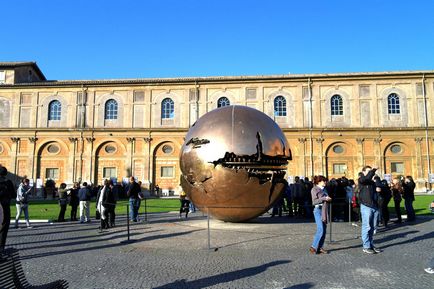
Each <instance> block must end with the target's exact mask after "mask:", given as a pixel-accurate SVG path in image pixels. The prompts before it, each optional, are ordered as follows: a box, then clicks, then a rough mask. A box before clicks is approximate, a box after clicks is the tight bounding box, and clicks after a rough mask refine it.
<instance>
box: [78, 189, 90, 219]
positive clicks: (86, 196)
mask: <svg viewBox="0 0 434 289" xmlns="http://www.w3.org/2000/svg"><path fill="white" fill-rule="evenodd" d="M90 198H91V193H90V188H89V187H88V186H87V183H86V182H84V183H83V185H82V186H81V188H80V190H79V191H78V199H79V201H80V223H84V222H86V223H90Z"/></svg>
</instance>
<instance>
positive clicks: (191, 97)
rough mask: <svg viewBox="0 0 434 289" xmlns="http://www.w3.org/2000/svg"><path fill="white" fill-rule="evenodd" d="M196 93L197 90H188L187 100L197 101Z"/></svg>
mask: <svg viewBox="0 0 434 289" xmlns="http://www.w3.org/2000/svg"><path fill="white" fill-rule="evenodd" d="M198 96H199V95H198V91H197V89H196V88H190V90H189V100H190V101H198V100H199V98H198Z"/></svg>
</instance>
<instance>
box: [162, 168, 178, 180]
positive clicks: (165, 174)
mask: <svg viewBox="0 0 434 289" xmlns="http://www.w3.org/2000/svg"><path fill="white" fill-rule="evenodd" d="M174 176H175V174H174V168H173V167H161V177H162V178H173V177H174Z"/></svg>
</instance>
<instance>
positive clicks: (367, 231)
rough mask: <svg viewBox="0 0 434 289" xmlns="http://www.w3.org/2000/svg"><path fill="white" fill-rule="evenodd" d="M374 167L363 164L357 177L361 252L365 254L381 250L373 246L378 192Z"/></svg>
mask: <svg viewBox="0 0 434 289" xmlns="http://www.w3.org/2000/svg"><path fill="white" fill-rule="evenodd" d="M376 171H377V169H376V168H372V167H370V166H365V167H364V168H363V169H362V173H363V175H362V176H361V177H360V178H359V186H360V192H359V200H360V212H361V215H362V243H363V252H364V253H366V254H376V253H380V252H382V250H381V249H379V248H376V247H375V246H374V230H375V228H376V224H375V222H376V221H377V220H378V192H379V191H381V189H380V188H377V187H376V184H375V182H374V180H373V178H374V176H375V172H376Z"/></svg>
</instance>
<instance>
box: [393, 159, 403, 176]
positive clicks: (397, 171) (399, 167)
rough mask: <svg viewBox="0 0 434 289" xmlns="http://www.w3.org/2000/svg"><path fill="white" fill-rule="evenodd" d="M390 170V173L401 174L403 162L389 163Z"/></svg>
mask: <svg viewBox="0 0 434 289" xmlns="http://www.w3.org/2000/svg"><path fill="white" fill-rule="evenodd" d="M390 170H391V172H392V173H395V174H403V173H404V163H402V162H396V163H390Z"/></svg>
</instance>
